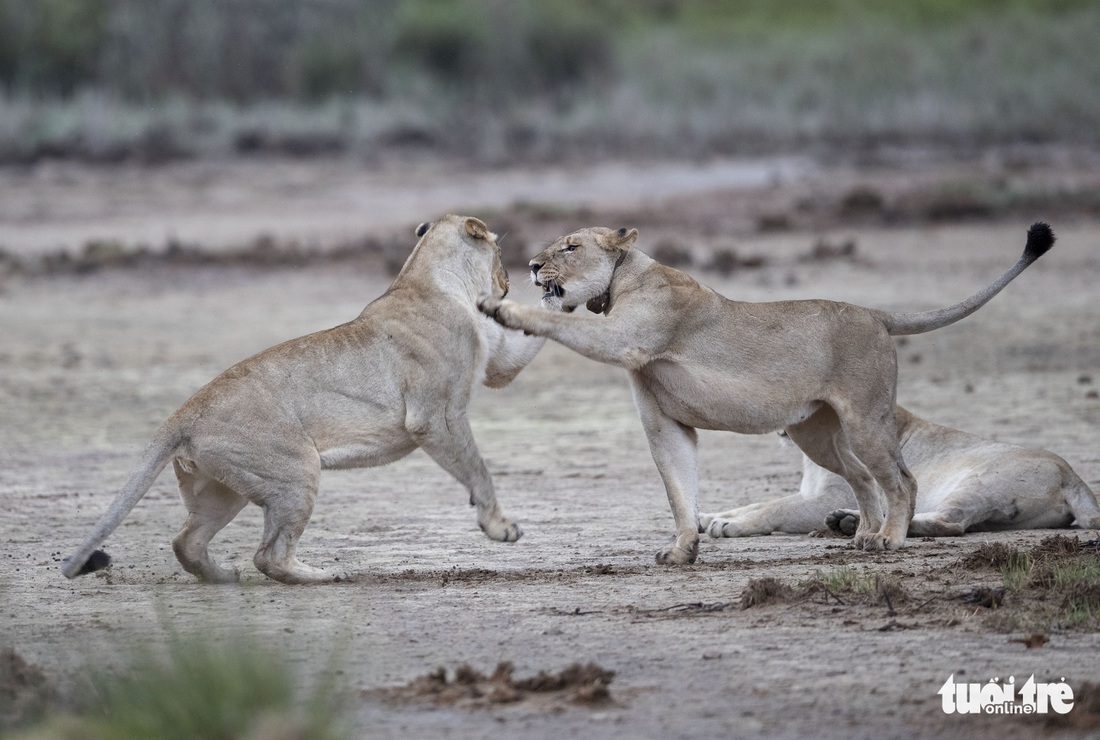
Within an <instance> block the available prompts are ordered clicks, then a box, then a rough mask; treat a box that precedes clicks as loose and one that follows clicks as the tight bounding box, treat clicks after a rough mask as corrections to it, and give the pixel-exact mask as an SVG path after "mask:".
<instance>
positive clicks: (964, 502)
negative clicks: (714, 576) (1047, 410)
mask: <svg viewBox="0 0 1100 740" xmlns="http://www.w3.org/2000/svg"><path fill="white" fill-rule="evenodd" d="M896 414H897V424H898V440H899V441H900V443H901V454H902V455H903V456H904V457H905V462H906V464H907V465H908V466H909V470H910V471H911V472H912V473H913V477H914V478H916V480H917V504H916V513H915V514H914V515H913V520H912V521H911V522H909V536H911V537H950V536H955V535H961V534H963V533H964V532H984V531H997V530H1009V529H1045V528H1048V527H1068V526H1070V525H1071V524H1074V525H1076V526H1078V527H1081V528H1083V529H1100V506H1098V505H1097V503H1096V496H1095V495H1094V494H1093V492H1092V491H1091V490H1090V489H1089V487H1088V485H1087V484H1086V483H1085V482H1084V481H1083V480H1081V478H1080V477H1079V476H1078V475H1077V473H1075V472H1074V471H1073V468H1071V467H1070V466H1069V463H1067V462H1066V461H1065V460H1063V459H1062V458H1060V457H1058V456H1057V455H1055V454H1054V453H1053V452H1048V451H1047V450H1040V449H1027V448H1024V447H1017V446H1015V445H1009V444H1004V443H1001V442H994V441H992V440H989V439H983V438H982V437H978V436H976V435H974V434H968V433H966V432H960V431H959V430H957V429H950V428H948V427H944V426H940V425H939V424H933V423H932V422H930V421H928V420H927V419H922V418H921V417H919V416H917V415H916V414H914V413H912V412H911V411H908V410H906V409H904V408H902V407H901V406H898V407H897V411H896ZM855 503H856V501H855V498H854V497H853V496H852V489H851V487H849V485H848V484H847V483H845V482H844V479H843V478H840V477H839V476H837V475H834V474H833V473H830V472H829V471H828V470H825V469H824V468H822V467H821V466H819V465H817V464H815V463H814V462H813V461H812V460H810V458H809V457H807V456H806V455H803V456H802V485H801V487H800V488H799V491H798V493H796V494H793V495H790V496H784V497H783V498H779V499H776V500H774V501H761V502H758V503H754V504H749V505H747V506H740V507H738V508H736V509H731V510H730V511H724V512H721V513H716V514H701V515H700V516H699V531H700V532H706V533H707V534H709V535H710V536H711V537H749V536H752V535H765V534H771V533H772V532H787V533H790V534H804V533H807V532H812V531H815V530H820V529H821V528H822V527H825V526H828V527H829V528H830V529H833V530H834V531H837V532H839V533H841V534H846V535H851V534H853V533H854V532H855V530H856V528H857V526H858V524H859V512H857V511H853V510H852V507H853V506H855Z"/></svg>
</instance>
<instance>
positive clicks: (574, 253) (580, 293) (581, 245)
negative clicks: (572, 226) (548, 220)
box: [529, 226, 638, 312]
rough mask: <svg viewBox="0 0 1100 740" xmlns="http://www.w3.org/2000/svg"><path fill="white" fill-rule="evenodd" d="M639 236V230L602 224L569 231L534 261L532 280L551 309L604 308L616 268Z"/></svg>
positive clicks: (531, 264) (531, 263)
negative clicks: (615, 227)
mask: <svg viewBox="0 0 1100 740" xmlns="http://www.w3.org/2000/svg"><path fill="white" fill-rule="evenodd" d="M637 239H638V230H637V229H625V228H623V229H608V228H604V227H599V226H597V227H592V228H587V229H581V230H580V231H574V232H573V233H571V234H566V235H565V236H563V237H561V238H560V239H558V240H557V241H556V242H554V243H553V244H551V245H550V246H549V247H547V248H546V249H544V250H543V251H542V252H540V253H539V254H538V255H537V256H536V257H535V258H534V259H533V260H531V262H530V263H529V264H530V266H531V281H532V282H534V284H535V285H537V286H539V287H540V288H542V289H543V300H544V301H546V302H547V303H549V304H550V306H551V307H552V308H555V309H560V310H565V311H572V310H573V309H575V308H576V307H577V306H581V305H588V306H589V308H591V309H592V310H594V311H597V312H599V311H602V310H603V307H606V295H607V293H608V290H609V289H610V286H611V277H612V275H613V274H614V273H615V267H616V265H618V264H619V261H620V260H621V259H622V257H623V256H624V255H625V254H626V251H627V250H628V249H630V248H631V247H632V246H633V245H634V242H635V241H637ZM601 301H602V303H601Z"/></svg>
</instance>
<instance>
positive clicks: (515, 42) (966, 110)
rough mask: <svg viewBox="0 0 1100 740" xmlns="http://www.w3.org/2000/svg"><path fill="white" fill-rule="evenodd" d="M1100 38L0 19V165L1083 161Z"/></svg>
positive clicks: (819, 0) (878, 17)
mask: <svg viewBox="0 0 1100 740" xmlns="http://www.w3.org/2000/svg"><path fill="white" fill-rule="evenodd" d="M1098 36H1100V3H1096V2H1095V0H971V1H970V2H965V3H962V2H957V1H956V0H906V2H896V0H730V1H729V2H721V3H717V2H705V1H703V0H588V1H587V2H586V1H584V0H540V1H537V2H536V1H535V0H297V1H295V2H287V1H285V0H0V91H2V97H0V161H5V160H6V161H13V160H15V161H28V160H34V159H35V158H38V157H41V156H65V155H66V154H69V155H71V156H84V157H88V158H93V159H111V160H113V159H119V158H126V157H141V158H145V157H146V155H147V153H149V154H150V156H151V157H152V158H153V159H158V158H159V159H167V158H173V157H176V156H194V155H201V154H204V153H211V152H214V153H218V154H222V153H225V152H227V151H229V152H232V151H238V152H247V153H252V152H265V151H272V150H273V151H286V152H290V153H295V152H297V153H315V152H325V153H331V152H348V151H361V150H363V149H370V148H371V147H383V146H392V145H398V146H421V147H422V146H430V147H437V148H446V149H450V150H453V151H461V152H464V153H471V152H472V153H481V154H486V155H489V156H496V157H501V156H515V155H517V154H521V155H525V156H532V157H543V158H546V157H555V156H558V155H560V154H561V153H562V152H563V151H577V152H581V153H586V154H590V153H592V152H599V153H605V152H619V153H630V152H636V151H638V150H646V151H649V152H653V153H663V154H700V153H706V152H715V151H718V152H752V151H761V150H775V149H778V148H792V147H801V146H805V145H806V144H807V143H808V142H817V143H825V144H826V145H827V146H834V145H844V146H853V145H854V146H865V145H876V144H881V143H886V144H913V143H916V144H921V143H932V144H942V143H947V144H963V145H980V144H985V143H989V142H998V143H999V142H1006V141H1008V142H1015V141H1026V142H1035V141H1039V142H1049V141H1072V142H1077V143H1086V144H1089V145H1095V144H1096V143H1098V141H1097V140H1098V139H1100V127H1097V126H1096V121H1097V120H1100V55H1098V54H1096V53H1094V48H1095V39H1096V38H1097V37H1098ZM238 144H239V145H238Z"/></svg>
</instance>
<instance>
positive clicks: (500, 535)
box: [409, 414, 523, 542]
mask: <svg viewBox="0 0 1100 740" xmlns="http://www.w3.org/2000/svg"><path fill="white" fill-rule="evenodd" d="M409 431H410V433H412V435H413V437H414V439H416V441H417V443H418V444H419V445H420V448H421V449H422V450H424V452H426V453H428V457H430V458H432V460H435V462H436V464H438V465H439V467H441V468H443V469H444V470H446V471H447V472H448V473H450V474H451V476H452V477H454V479H455V480H457V481H458V482H459V483H461V484H462V485H464V486H465V487H466V488H467V490H469V492H470V504H471V505H472V506H475V507H476V508H477V524H478V526H479V527H480V528H481V531H482V532H484V533H485V535H486V536H487V537H488V538H489V539H491V540H497V541H498V542H515V541H516V540H518V539H519V538H520V537H522V536H523V530H521V529H520V528H519V525H518V524H516V523H515V522H512V521H510V520H509V519H508V518H506V517H505V516H504V513H503V511H502V510H501V507H500V504H498V503H497V497H496V493H495V491H494V490H493V479H492V477H491V476H490V475H489V469H488V468H487V467H486V466H485V461H484V460H483V459H482V457H481V453H480V452H478V449H477V443H476V442H475V441H474V434H473V432H472V431H471V430H470V423H469V421H467V419H466V416H465V415H464V414H463V415H461V416H450V417H448V418H446V419H444V418H443V417H442V415H440V416H439V417H438V418H432V419H430V420H428V421H426V422H424V423H423V424H416V423H413V424H412V425H411V426H410V428H409Z"/></svg>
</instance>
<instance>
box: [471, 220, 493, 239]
mask: <svg viewBox="0 0 1100 740" xmlns="http://www.w3.org/2000/svg"><path fill="white" fill-rule="evenodd" d="M466 233H467V234H469V235H470V236H472V237H473V238H475V239H488V238H489V227H488V226H486V225H485V222H484V221H482V220H481V219H480V218H473V217H470V218H468V219H466Z"/></svg>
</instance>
